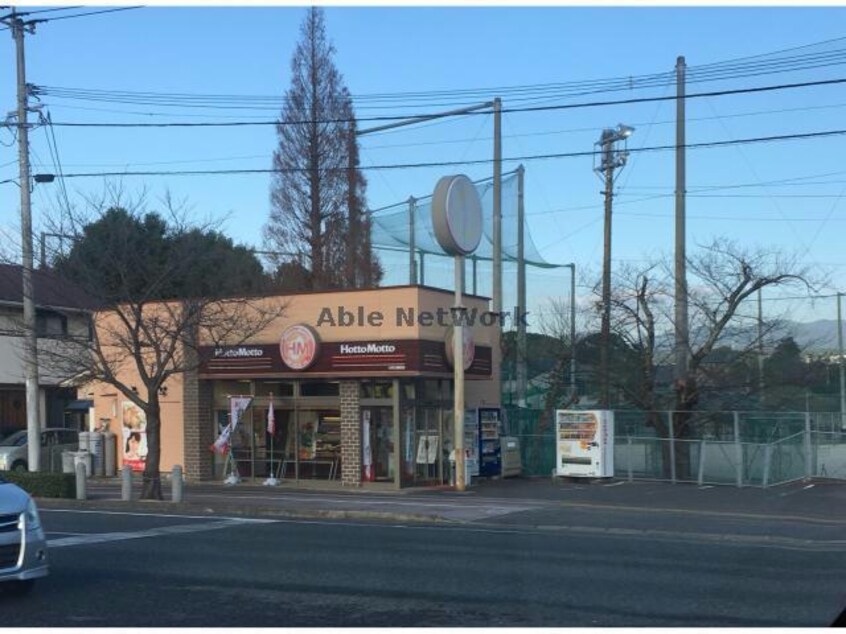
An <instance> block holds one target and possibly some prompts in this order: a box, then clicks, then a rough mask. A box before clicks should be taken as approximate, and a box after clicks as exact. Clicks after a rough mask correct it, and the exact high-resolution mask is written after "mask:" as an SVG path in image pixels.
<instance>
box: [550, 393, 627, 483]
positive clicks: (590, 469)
mask: <svg viewBox="0 0 846 634" xmlns="http://www.w3.org/2000/svg"><path fill="white" fill-rule="evenodd" d="M555 439H556V444H555V465H556V467H555V472H554V473H555V475H558V476H567V477H571V478H611V477H613V476H614V412H613V411H610V410H585V411H582V410H564V409H559V410H556V412H555Z"/></svg>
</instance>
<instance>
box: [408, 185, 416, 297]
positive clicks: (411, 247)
mask: <svg viewBox="0 0 846 634" xmlns="http://www.w3.org/2000/svg"><path fill="white" fill-rule="evenodd" d="M416 211H417V199H416V198H414V196H410V197H409V198H408V283H409V284H410V285H412V286H414V285H415V284H417V255H416V254H415V251H416V250H417V247H416V245H415V228H414V214H415V212H416Z"/></svg>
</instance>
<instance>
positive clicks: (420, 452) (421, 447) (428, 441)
mask: <svg viewBox="0 0 846 634" xmlns="http://www.w3.org/2000/svg"><path fill="white" fill-rule="evenodd" d="M418 440H419V442H418V443H417V464H435V461H436V460H437V459H438V441H439V440H440V437H439V436H438V435H437V434H436V435H431V434H428V435H425V436H420V438H419V439H418Z"/></svg>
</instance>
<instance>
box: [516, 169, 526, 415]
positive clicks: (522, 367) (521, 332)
mask: <svg viewBox="0 0 846 634" xmlns="http://www.w3.org/2000/svg"><path fill="white" fill-rule="evenodd" d="M525 172H526V170H525V168H524V167H523V166H522V165H520V166H519V167H518V168H517V315H515V318H516V320H517V405H518V406H520V407H526V391H527V383H528V372H527V368H526V356H527V355H526V324H525V322H524V321H523V315H524V314H525V312H526V258H525V253H524V244H523V224H524V222H525V211H524V207H523V193H524V189H523V187H524V183H525V181H524V174H525Z"/></svg>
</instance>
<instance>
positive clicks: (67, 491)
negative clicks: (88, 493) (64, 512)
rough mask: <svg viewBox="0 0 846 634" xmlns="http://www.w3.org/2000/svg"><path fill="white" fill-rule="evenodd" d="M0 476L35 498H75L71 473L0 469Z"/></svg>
mask: <svg viewBox="0 0 846 634" xmlns="http://www.w3.org/2000/svg"><path fill="white" fill-rule="evenodd" d="M0 478H3V479H4V480H5V481H6V482H11V483H12V484H17V485H18V486H19V487H20V488H22V489H23V490H24V491H26V492H27V493H29V494H30V495H31V496H33V497H37V498H75V497H76V477H75V476H74V474H72V473H31V472H29V471H22V472H19V471H0Z"/></svg>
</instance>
